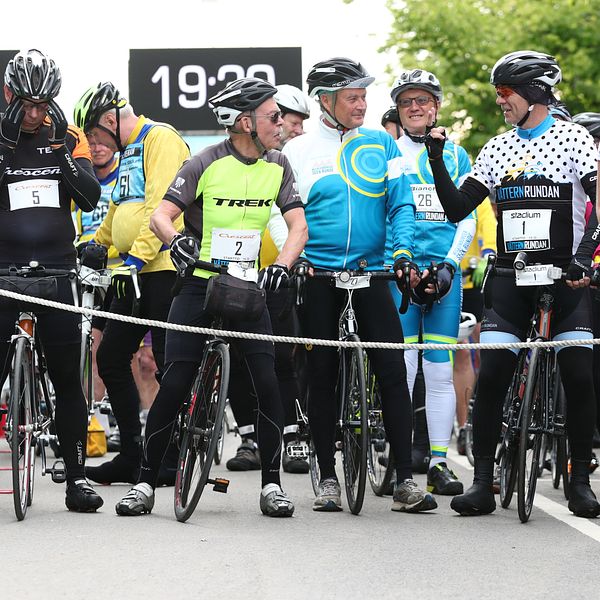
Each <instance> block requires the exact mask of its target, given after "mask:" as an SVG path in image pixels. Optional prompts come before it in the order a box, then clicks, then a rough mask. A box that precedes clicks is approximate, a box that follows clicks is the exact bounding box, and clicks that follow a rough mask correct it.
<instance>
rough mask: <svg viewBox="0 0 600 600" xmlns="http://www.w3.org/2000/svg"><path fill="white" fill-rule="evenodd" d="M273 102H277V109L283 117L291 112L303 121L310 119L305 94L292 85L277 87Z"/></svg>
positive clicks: (284, 84)
mask: <svg viewBox="0 0 600 600" xmlns="http://www.w3.org/2000/svg"><path fill="white" fill-rule="evenodd" d="M275 102H277V105H278V106H279V109H280V110H281V112H282V113H283V114H284V115H285V114H286V113H290V112H291V113H297V114H299V115H300V116H301V117H303V118H304V119H308V118H309V117H310V107H309V105H308V98H307V97H306V94H304V92H303V91H302V90H300V89H298V88H297V87H295V86H293V85H288V84H287V83H283V84H281V85H278V86H277V93H276V94H275Z"/></svg>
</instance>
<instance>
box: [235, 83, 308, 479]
mask: <svg viewBox="0 0 600 600" xmlns="http://www.w3.org/2000/svg"><path fill="white" fill-rule="evenodd" d="M274 98H275V102H277V106H278V107H279V110H280V111H281V115H282V118H283V124H282V134H281V140H280V145H279V147H278V149H279V150H281V148H283V146H284V144H285V143H286V142H287V141H289V140H291V139H292V138H294V137H296V136H297V135H302V134H303V133H304V128H303V123H304V121H305V120H306V119H308V118H309V117H310V108H309V105H308V98H307V97H306V95H305V94H304V92H302V90H300V89H298V88H297V87H295V86H293V85H288V84H282V85H278V86H277V93H276V94H275V96H274ZM287 235H288V228H287V225H286V223H285V220H284V219H283V217H282V216H281V211H280V210H279V207H278V206H277V205H275V206H273V208H272V211H271V218H270V219H269V224H268V227H267V229H266V230H265V232H264V234H263V238H262V242H261V247H260V260H259V263H260V266H261V267H267V266H268V265H270V264H272V263H273V262H275V260H276V259H277V255H278V254H279V252H280V250H281V249H282V248H283V244H284V243H285V240H286V238H287ZM288 291H289V290H287V289H283V290H276V291H267V308H268V309H269V315H270V317H271V325H272V327H273V333H274V335H287V336H293V335H298V326H297V322H296V321H297V318H296V315H295V311H294V310H293V309H292V307H291V306H289V294H288ZM300 351H301V350H300V349H299V348H298V347H296V346H294V345H293V344H283V343H278V344H276V345H275V372H276V374H277V380H278V382H279V390H280V393H281V400H282V402H283V412H284V428H283V441H284V445H285V446H286V447H287V445H288V444H291V443H293V441H294V439H295V437H296V432H297V431H298V425H297V416H296V399H297V398H299V397H300V391H299V388H298V376H297V373H296V366H295V353H296V352H300ZM232 383H234V382H232ZM237 383H238V382H235V383H234V385H235V388H237V387H238V386H237ZM239 383H241V382H239ZM241 387H242V388H243V389H239V392H236V390H235V389H234V390H233V392H232V393H230V394H229V402H230V405H231V409H232V412H233V415H234V417H235V420H236V423H237V425H238V432H239V434H240V436H241V438H242V443H241V444H240V445H239V446H238V448H237V451H236V454H235V456H234V457H232V458H230V459H229V460H228V461H227V463H226V466H227V468H228V469H229V470H230V471H250V470H258V469H260V453H259V450H258V445H257V443H256V430H255V422H256V414H257V412H256V400H255V399H254V397H253V396H250V398H247V396H248V391H247V390H248V386H247V385H245V386H244V385H242V386H241ZM282 465H283V470H284V471H285V472H287V473H308V462H307V461H306V460H305V459H303V458H300V457H291V456H289V455H288V453H287V452H286V451H284V452H283V455H282Z"/></svg>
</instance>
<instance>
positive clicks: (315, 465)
mask: <svg viewBox="0 0 600 600" xmlns="http://www.w3.org/2000/svg"><path fill="white" fill-rule="evenodd" d="M308 466H309V472H310V483H311V485H312V489H313V492H314V494H315V496H318V495H319V481H321V470H320V469H319V461H318V459H317V451H316V450H315V445H314V444H313V441H312V438H311V439H310V441H309V443H308Z"/></svg>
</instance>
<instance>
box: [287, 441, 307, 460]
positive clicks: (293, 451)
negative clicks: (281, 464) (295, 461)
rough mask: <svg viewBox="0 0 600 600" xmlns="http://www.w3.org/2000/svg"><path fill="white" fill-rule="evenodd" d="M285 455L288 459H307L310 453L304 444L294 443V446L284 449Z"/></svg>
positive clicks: (289, 445) (290, 445)
mask: <svg viewBox="0 0 600 600" xmlns="http://www.w3.org/2000/svg"><path fill="white" fill-rule="evenodd" d="M285 452H286V454H287V455H288V456H289V457H290V458H304V459H306V458H308V457H309V455H310V451H309V448H308V444H307V443H306V442H296V443H295V444H288V445H287V446H286V448H285Z"/></svg>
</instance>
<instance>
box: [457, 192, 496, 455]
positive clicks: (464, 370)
mask: <svg viewBox="0 0 600 600" xmlns="http://www.w3.org/2000/svg"><path fill="white" fill-rule="evenodd" d="M475 213H476V215H477V229H476V230H475V237H474V238H473V241H472V242H471V245H470V246H469V249H468V250H467V253H466V254H465V255H464V257H463V259H462V261H461V263H460V268H461V270H462V271H463V280H462V288H463V296H462V311H463V312H467V313H471V314H472V315H475V318H476V319H477V324H476V325H475V327H474V329H473V332H472V334H471V336H470V337H471V340H472V341H473V342H475V343H476V342H479V331H480V324H481V316H482V313H483V296H482V294H481V284H482V283H483V277H484V274H485V269H486V266H487V262H488V256H489V255H490V254H496V225H497V221H496V215H495V214H494V209H493V208H492V203H491V201H490V199H489V198H486V199H485V200H484V201H483V202H482V203H481V204H480V205H479V206H478V207H477V210H476V211H475ZM473 263H474V264H473ZM469 269H473V270H472V272H471V273H469V274H468V275H467V276H466V277H465V271H467V270H469ZM468 341H469V340H468V339H465V340H464V342H465V343H466V342H468ZM459 343H460V341H459ZM459 348H460V346H459V347H458V348H457V350H456V353H455V355H454V389H455V391H456V420H457V421H458V426H459V431H458V437H457V440H456V446H457V450H458V453H459V454H461V455H464V454H465V453H466V448H465V429H464V426H465V423H466V421H467V412H468V409H469V400H470V399H471V398H472V394H473V391H474V388H475V368H474V363H475V366H477V368H478V366H479V358H478V357H479V352H478V351H476V352H474V353H473V354H472V353H471V351H470V350H460V349H459Z"/></svg>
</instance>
